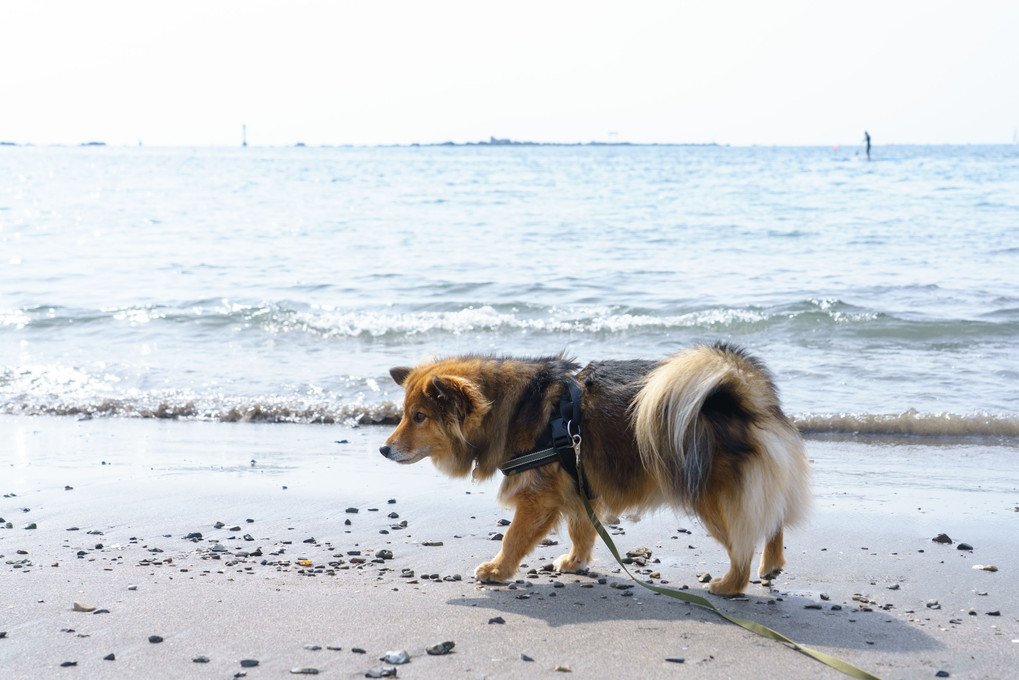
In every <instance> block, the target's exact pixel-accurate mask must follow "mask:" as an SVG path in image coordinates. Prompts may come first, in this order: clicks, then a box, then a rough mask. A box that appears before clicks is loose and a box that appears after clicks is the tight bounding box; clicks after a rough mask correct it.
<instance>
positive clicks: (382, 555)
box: [375, 549, 393, 560]
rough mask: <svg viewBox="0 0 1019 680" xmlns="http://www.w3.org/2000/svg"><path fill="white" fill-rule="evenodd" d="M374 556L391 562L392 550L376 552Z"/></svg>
mask: <svg viewBox="0 0 1019 680" xmlns="http://www.w3.org/2000/svg"><path fill="white" fill-rule="evenodd" d="M375 555H376V556H377V557H379V558H381V559H383V560H391V559H393V551H392V550H385V549H383V550H377V551H376V552H375Z"/></svg>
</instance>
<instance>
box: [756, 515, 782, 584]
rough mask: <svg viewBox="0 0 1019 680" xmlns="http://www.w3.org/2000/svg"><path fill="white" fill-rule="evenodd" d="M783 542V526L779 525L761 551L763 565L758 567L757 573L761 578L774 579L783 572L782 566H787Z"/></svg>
mask: <svg viewBox="0 0 1019 680" xmlns="http://www.w3.org/2000/svg"><path fill="white" fill-rule="evenodd" d="M782 542H783V541H782V528H781V527H779V529H778V531H776V532H775V535H774V536H772V537H771V538H769V539H768V542H767V543H766V544H765V545H764V552H763V553H761V565H760V567H758V569H757V575H758V576H760V577H761V578H763V579H772V578H775V577H776V576H778V575H779V574H780V573H782V567H784V566H785V547H784V546H783V545H782Z"/></svg>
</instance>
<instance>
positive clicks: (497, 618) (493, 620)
mask: <svg viewBox="0 0 1019 680" xmlns="http://www.w3.org/2000/svg"><path fill="white" fill-rule="evenodd" d="M488 622H489V623H506V619H504V618H502V617H501V616H495V617H492V618H490V619H489V620H488Z"/></svg>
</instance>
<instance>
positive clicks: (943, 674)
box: [934, 671, 950, 678]
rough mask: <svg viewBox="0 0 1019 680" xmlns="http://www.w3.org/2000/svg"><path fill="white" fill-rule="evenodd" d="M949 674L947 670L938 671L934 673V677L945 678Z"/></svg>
mask: <svg viewBox="0 0 1019 680" xmlns="http://www.w3.org/2000/svg"><path fill="white" fill-rule="evenodd" d="M949 676H950V673H949V672H948V671H938V672H937V673H935V674H934V677H935V678H947V677H949Z"/></svg>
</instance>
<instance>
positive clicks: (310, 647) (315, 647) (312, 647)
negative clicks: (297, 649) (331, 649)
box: [304, 645, 322, 652]
mask: <svg viewBox="0 0 1019 680" xmlns="http://www.w3.org/2000/svg"><path fill="white" fill-rule="evenodd" d="M304 648H305V649H307V650H308V651H309V652H317V651H318V650H320V649H322V648H321V647H320V646H318V645H305V646H304Z"/></svg>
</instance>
